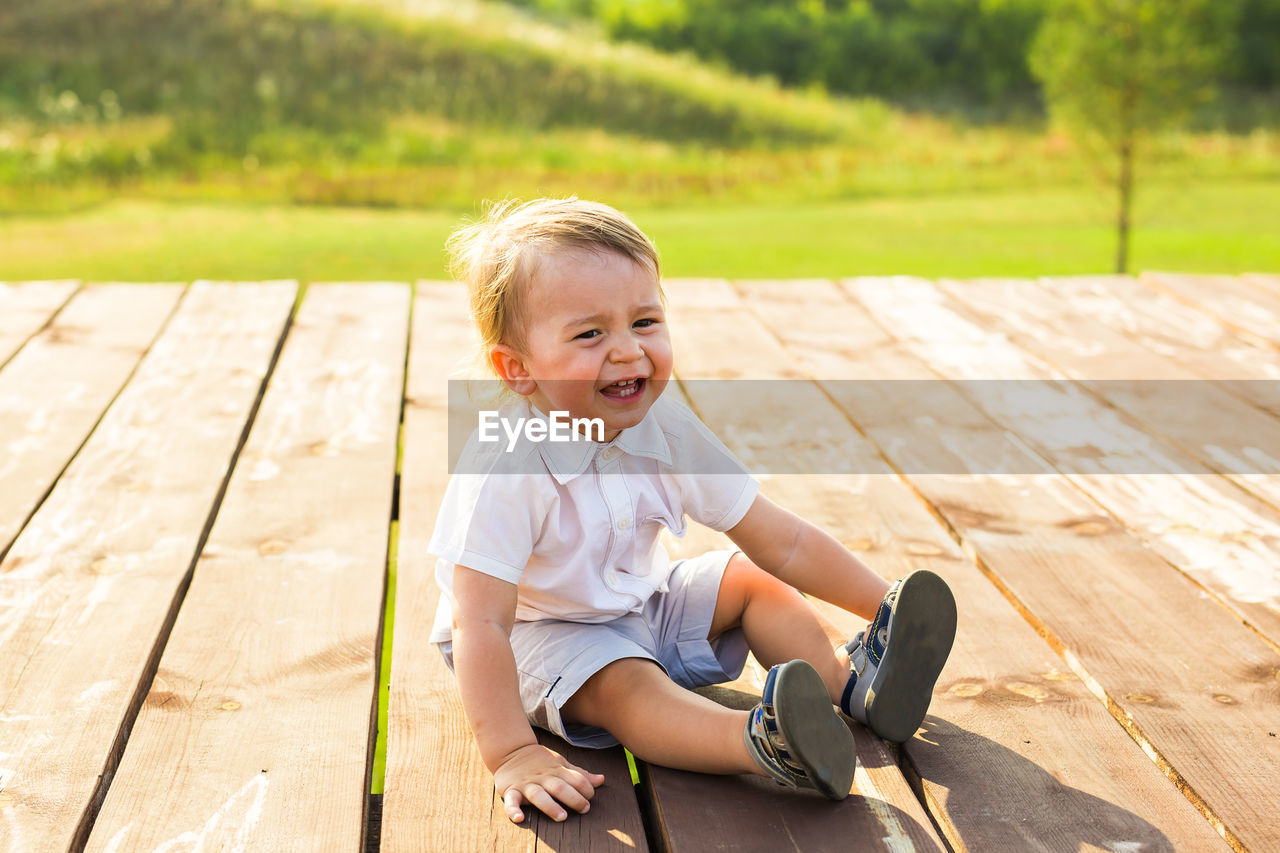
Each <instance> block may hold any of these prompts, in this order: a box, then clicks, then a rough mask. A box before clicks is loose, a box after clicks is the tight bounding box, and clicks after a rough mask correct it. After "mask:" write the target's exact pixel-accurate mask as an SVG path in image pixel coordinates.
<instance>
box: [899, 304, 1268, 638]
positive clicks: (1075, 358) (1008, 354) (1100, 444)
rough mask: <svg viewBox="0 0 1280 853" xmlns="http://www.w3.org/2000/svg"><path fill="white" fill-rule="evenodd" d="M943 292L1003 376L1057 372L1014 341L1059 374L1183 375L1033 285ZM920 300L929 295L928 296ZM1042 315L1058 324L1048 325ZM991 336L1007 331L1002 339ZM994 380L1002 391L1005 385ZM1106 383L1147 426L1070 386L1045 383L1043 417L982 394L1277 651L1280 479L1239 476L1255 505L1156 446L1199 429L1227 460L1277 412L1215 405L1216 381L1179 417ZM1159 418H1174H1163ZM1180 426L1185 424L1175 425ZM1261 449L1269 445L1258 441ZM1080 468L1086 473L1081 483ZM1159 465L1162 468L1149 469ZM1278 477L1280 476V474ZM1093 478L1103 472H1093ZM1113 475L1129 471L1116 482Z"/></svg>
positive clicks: (956, 327) (1207, 448)
mask: <svg viewBox="0 0 1280 853" xmlns="http://www.w3.org/2000/svg"><path fill="white" fill-rule="evenodd" d="M943 286H944V287H946V288H947V292H948V293H949V294H951V295H952V298H953V300H955V299H957V298H959V297H963V302H964V303H965V304H966V305H967V306H968V308H969V310H970V312H971V313H972V315H973V316H975V317H976V318H977V319H978V321H979V323H980V324H981V328H982V332H981V334H984V335H987V336H988V343H989V346H988V351H989V352H991V353H998V355H996V359H997V360H996V362H995V363H996V364H999V365H1001V369H1002V370H1003V371H1004V375H1005V376H1006V377H1021V376H1040V375H1045V374H1046V373H1047V371H1048V370H1049V368H1048V367H1047V366H1046V365H1044V364H1042V363H1040V362H1039V361H1037V360H1034V359H1032V358H1031V357H1023V356H1021V355H1020V353H1019V352H1018V351H1016V350H1015V349H1013V348H1012V347H1010V346H1008V345H1007V344H1004V343H1003V340H1005V339H1012V340H1016V341H1018V342H1019V343H1021V344H1022V345H1023V346H1024V347H1026V348H1027V349H1028V350H1030V351H1032V352H1035V353H1037V354H1038V355H1039V356H1040V357H1043V358H1049V357H1050V356H1051V355H1052V356H1053V357H1055V358H1056V360H1057V361H1058V362H1059V364H1060V365H1061V366H1062V369H1064V370H1066V371H1067V372H1068V373H1070V374H1072V375H1074V376H1076V377H1081V378H1083V377H1087V376H1093V375H1096V374H1101V378H1104V379H1105V378H1114V377H1118V376H1126V375H1140V374H1141V373H1158V372H1162V373H1163V375H1164V376H1165V377H1168V376H1170V375H1174V374H1172V373H1171V372H1170V371H1173V370H1181V368H1177V366H1176V365H1174V366H1172V367H1170V366H1169V365H1168V362H1166V361H1163V360H1161V359H1160V358H1159V357H1158V356H1156V355H1154V354H1152V353H1147V352H1146V351H1135V350H1134V348H1133V345H1132V344H1131V343H1130V342H1129V341H1128V340H1127V339H1125V338H1123V337H1121V336H1118V335H1114V334H1109V332H1108V330H1107V329H1106V328H1105V327H1102V328H1098V327H1097V326H1096V324H1093V323H1089V322H1087V321H1085V322H1073V321H1072V320H1071V313H1070V312H1069V311H1067V310H1066V309H1058V308H1056V307H1055V306H1053V305H1052V303H1051V301H1047V300H1045V299H1038V298H1036V297H1035V296H1034V291H1032V292H1028V291H1027V289H1026V285H1025V284H1015V283H1012V282H973V283H964V284H961V285H943ZM919 293H921V294H927V293H928V291H919ZM920 298H927V297H926V296H925V295H921V296H920ZM939 304H941V303H939ZM950 308H951V306H950V304H947V305H943V306H942V310H943V311H949V310H950ZM1044 315H1052V316H1053V317H1054V318H1055V319H1053V320H1052V321H1049V320H1043V319H1042V317H1043V316H1044ZM941 322H942V324H943V325H945V326H946V327H947V328H949V329H951V330H952V331H951V333H952V334H959V335H966V336H968V335H972V334H973V330H976V329H979V326H978V325H973V324H968V323H966V322H965V321H963V320H961V319H959V318H958V317H954V318H953V319H952V320H951V321H949V322H948V321H946V320H945V319H944V320H943V321H941ZM1023 329H1025V330H1026V331H1022V330H1023ZM988 330H995V331H998V332H999V335H997V334H995V333H994V332H993V331H988ZM1072 333H1075V334H1077V335H1078V336H1079V337H1078V338H1077V339H1078V340H1084V341H1087V342H1088V343H1087V344H1086V346H1088V347H1089V348H1092V347H1093V346H1094V344H1095V343H1096V344H1099V345H1103V346H1105V347H1107V349H1106V351H1104V352H1100V353H1095V354H1089V355H1078V354H1076V352H1077V348H1073V346H1072V344H1071V343H1070V342H1069V338H1068V336H1069V335H1071V334H1072ZM1001 335H1002V336H1003V337H1001ZM1108 353H1111V355H1108ZM957 369H961V370H970V371H972V370H973V369H975V368H974V367H973V366H972V365H961V366H958V368H957ZM976 369H978V370H982V369H984V368H980V367H979V368H976ZM1176 375H1178V376H1186V375H1187V374H1185V373H1178V374H1176ZM971 376H972V374H971ZM989 384H990V385H992V386H1001V385H1002V384H1003V383H1000V382H992V383H989ZM1010 384H1014V383H1010ZM1101 387H1103V388H1104V389H1105V393H1106V395H1107V396H1108V397H1110V398H1112V399H1113V401H1114V402H1115V404H1117V405H1118V406H1121V407H1123V408H1125V409H1128V410H1131V411H1134V412H1135V413H1138V414H1140V415H1141V417H1142V418H1144V419H1145V421H1146V431H1144V430H1143V427H1144V424H1143V423H1142V422H1139V421H1134V422H1128V421H1127V419H1123V418H1117V417H1115V413H1114V412H1113V411H1112V410H1111V409H1109V408H1108V407H1107V406H1105V405H1102V404H1095V403H1094V401H1091V400H1089V399H1087V398H1086V397H1085V396H1083V395H1082V394H1080V393H1079V392H1078V391H1077V389H1075V388H1072V387H1067V388H1063V389H1061V391H1059V389H1057V388H1052V387H1049V386H1047V385H1046V386H1044V387H1043V388H1037V396H1036V401H1037V404H1038V408H1037V410H1035V411H1034V412H1033V411H1028V410H1027V408H1028V407H1027V405H1026V400H1025V399H1022V400H1019V399H1016V397H1017V395H1016V394H1013V393H1011V394H1009V395H1008V397H1007V398H1005V397H1004V396H1002V395H1000V394H987V395H984V397H986V398H987V400H986V401H985V405H987V406H988V407H989V408H992V409H993V411H997V412H998V415H999V417H1000V418H1001V419H1002V420H1004V422H1006V423H1009V424H1010V425H1012V426H1014V427H1015V428H1017V429H1018V430H1019V432H1020V434H1021V435H1022V437H1023V438H1024V439H1025V440H1026V441H1027V442H1028V443H1029V444H1031V445H1032V446H1033V447H1035V448H1037V449H1038V450H1040V451H1041V452H1042V453H1043V454H1044V455H1045V456H1046V457H1047V458H1049V459H1050V460H1051V461H1054V462H1058V461H1059V460H1061V461H1064V462H1066V466H1064V470H1065V471H1066V472H1067V473H1069V474H1071V475H1072V477H1073V481H1074V482H1075V483H1076V484H1077V485H1078V486H1079V487H1080V488H1081V489H1083V490H1084V491H1085V492H1086V493H1087V494H1089V495H1090V496H1092V497H1093V498H1094V499H1095V500H1097V501H1098V502H1099V503H1100V504H1101V505H1102V506H1104V507H1105V508H1107V510H1108V511H1110V512H1111V513H1113V514H1114V515H1115V517H1116V518H1118V519H1119V520H1120V521H1121V522H1122V523H1123V524H1125V525H1126V526H1127V527H1129V528H1130V529H1132V530H1134V531H1136V532H1137V533H1139V535H1141V536H1142V537H1143V538H1144V539H1146V540H1147V541H1148V542H1149V543H1150V544H1151V547H1152V548H1154V549H1155V550H1156V551H1157V552H1158V553H1160V554H1161V555H1163V556H1164V557H1165V558H1166V559H1168V560H1169V561H1170V562H1171V563H1173V564H1174V565H1177V566H1179V567H1181V568H1183V569H1184V570H1185V571H1187V572H1188V573H1190V574H1191V575H1192V576H1193V577H1194V578H1195V579H1196V580H1197V582H1199V583H1201V584H1203V585H1204V586H1205V587H1206V588H1208V589H1209V590H1211V591H1213V592H1214V594H1215V595H1216V596H1218V597H1219V599H1220V600H1221V601H1222V602H1223V604H1224V605H1225V606H1227V607H1229V608H1230V609H1231V610H1232V611H1233V612H1235V613H1236V614H1237V615H1238V616H1239V617H1240V618H1241V619H1242V620H1245V621H1247V622H1248V623H1250V624H1252V625H1254V626H1255V627H1256V629H1257V630H1258V631H1259V632H1261V633H1262V634H1263V635H1264V636H1265V637H1267V638H1268V639H1269V641H1270V642H1271V644H1272V645H1273V646H1275V647H1276V648H1277V649H1280V577H1277V576H1276V573H1275V571H1274V567H1275V566H1276V565H1278V564H1280V513H1277V511H1276V509H1275V507H1276V506H1277V505H1280V477H1276V476H1275V475H1274V474H1268V473H1263V474H1243V475H1235V476H1233V477H1232V479H1233V480H1234V481H1235V482H1236V486H1239V487H1242V488H1245V489H1246V490H1248V491H1250V492H1252V493H1254V495H1261V496H1262V497H1263V498H1265V500H1258V499H1257V498H1255V497H1253V495H1248V494H1241V492H1240V490H1239V489H1238V488H1235V487H1233V486H1231V485H1230V484H1229V483H1227V482H1225V481H1223V480H1222V479H1221V478H1218V477H1215V476H1212V472H1213V469H1212V468H1209V467H1208V466H1207V465H1204V464H1201V463H1200V462H1199V461H1197V460H1193V459H1192V458H1191V457H1190V456H1187V455H1186V454H1184V453H1182V452H1181V451H1179V450H1175V449H1174V448H1173V447H1172V446H1171V445H1168V444H1166V443H1164V442H1160V441H1153V440H1152V439H1151V436H1150V435H1149V433H1156V432H1158V431H1159V429H1165V430H1168V431H1170V432H1175V431H1179V432H1180V435H1179V437H1180V438H1181V439H1182V440H1183V442H1185V443H1187V444H1190V443H1193V442H1194V440H1195V438H1196V436H1195V433H1196V432H1197V431H1201V432H1203V433H1204V434H1205V436H1206V437H1207V438H1208V439H1209V440H1208V442H1207V443H1206V444H1204V445H1202V447H1201V453H1202V454H1204V455H1217V456H1225V455H1227V454H1228V451H1227V448H1229V447H1231V442H1232V440H1233V438H1232V436H1231V430H1232V429H1233V428H1234V427H1233V424H1234V423H1244V422H1245V421H1246V419H1249V418H1252V419H1255V420H1260V421H1261V423H1254V424H1253V425H1251V426H1248V427H1246V428H1245V433H1246V434H1247V432H1248V431H1249V430H1252V431H1253V433H1254V434H1255V435H1258V436H1263V435H1264V434H1265V433H1267V432H1268V431H1270V432H1274V431H1275V430H1276V428H1277V427H1276V426H1273V423H1272V419H1271V418H1270V416H1269V415H1265V414H1261V413H1258V412H1257V411H1256V410H1254V409H1251V408H1243V407H1242V406H1241V405H1240V404H1239V403H1238V402H1236V400H1235V398H1234V397H1231V396H1229V395H1226V394H1225V393H1221V394H1220V395H1219V397H1218V399H1217V400H1216V403H1214V402H1211V400H1210V398H1212V397H1213V396H1214V395H1213V394H1211V393H1210V390H1212V386H1210V387H1209V388H1207V389H1197V391H1196V394H1197V396H1198V397H1203V398H1204V399H1205V404H1206V405H1216V406H1217V408H1216V409H1210V410H1208V411H1202V410H1201V406H1200V405H1195V406H1191V405H1188V408H1190V409H1192V410H1193V411H1191V412H1189V413H1187V414H1185V415H1179V414H1177V413H1176V412H1174V411H1172V410H1171V407H1172V406H1176V405H1177V404H1178V402H1179V401H1178V400H1176V399H1175V398H1174V396H1173V395H1171V394H1167V393H1163V392H1161V391H1159V390H1158V389H1157V390H1155V391H1154V392H1153V393H1149V394H1145V395H1144V394H1143V393H1142V386H1141V385H1139V384H1137V383H1131V384H1130V387H1131V388H1132V389H1133V390H1131V391H1130V390H1126V389H1125V388H1123V387H1117V386H1116V385H1111V384H1107V385H1104V386H1101ZM1233 409H1234V410H1235V411H1232V410H1233ZM1152 410H1155V411H1152ZM1219 412H1227V413H1229V418H1227V421H1228V422H1225V423H1224V422H1223V421H1222V420H1221V419H1219V417H1218V414H1219ZM1162 414H1163V415H1167V416H1168V417H1167V418H1162V417H1161V416H1162ZM1192 418H1194V419H1195V422H1194V423H1192V422H1191V419H1192ZM1085 421H1087V423H1085ZM1177 421H1181V422H1182V423H1183V424H1184V426H1183V427H1181V428H1179V427H1170V426H1169V424H1170V423H1174V422H1177ZM1155 422H1160V426H1159V427H1152V426H1150V424H1152V423H1155ZM1234 440H1235V441H1236V444H1237V446H1239V445H1240V444H1242V442H1241V441H1240V439H1239V438H1238V437H1237V438H1235V439H1234ZM1263 442H1265V439H1262V440H1260V442H1259V443H1263ZM1215 443H1216V444H1217V448H1218V449H1217V450H1216V451H1215V449H1214V445H1215ZM1262 456H1263V457H1265V454H1262ZM1240 462H1244V463H1251V464H1255V465H1257V466H1258V467H1260V468H1261V469H1262V470H1264V471H1266V469H1267V467H1275V463H1274V462H1271V463H1268V462H1267V460H1266V459H1265V458H1259V459H1257V460H1252V461H1251V460H1237V463H1240ZM1161 469H1163V471H1161ZM1081 470H1083V471H1084V472H1086V475H1084V476H1076V474H1077V473H1079V472H1080V471H1081ZM1153 470H1155V471H1158V472H1160V473H1148V472H1151V471H1153ZM1276 470H1277V472H1280V468H1277V469H1276ZM1166 472H1167V473H1166ZM1090 473H1100V474H1103V475H1104V476H1088V474H1090ZM1116 474H1120V475H1124V476H1120V477H1117V476H1113V475H1116Z"/></svg>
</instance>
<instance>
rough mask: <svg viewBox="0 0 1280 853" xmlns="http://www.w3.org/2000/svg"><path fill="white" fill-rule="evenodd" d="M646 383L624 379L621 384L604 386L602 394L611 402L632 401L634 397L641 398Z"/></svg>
mask: <svg viewBox="0 0 1280 853" xmlns="http://www.w3.org/2000/svg"><path fill="white" fill-rule="evenodd" d="M644 383H645V380H644V379H624V380H623V381H621V382H615V383H613V384H612V385H606V386H604V387H603V388H601V389H600V393H601V394H603V395H605V396H606V397H608V398H609V399H610V400H621V401H625V400H630V399H632V398H633V397H638V396H640V394H641V393H642V392H643V391H644Z"/></svg>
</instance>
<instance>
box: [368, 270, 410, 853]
mask: <svg viewBox="0 0 1280 853" xmlns="http://www.w3.org/2000/svg"><path fill="white" fill-rule="evenodd" d="M417 295H418V285H417V282H410V283H409V314H408V318H407V320H406V322H405V328H404V363H403V365H402V367H401V373H400V412H399V415H398V421H397V425H396V462H395V474H394V475H393V476H392V478H391V516H390V518H389V519H388V521H387V556H386V560H385V562H384V569H383V573H382V621H381V622H380V623H379V625H378V634H377V637H378V639H377V645H376V647H375V648H374V652H373V659H374V661H375V662H376V664H377V667H378V684H377V689H376V690H375V691H374V695H373V709H372V719H371V722H372V725H371V726H370V727H369V732H370V743H369V763H368V769H367V772H366V774H365V780H364V781H365V791H367V792H368V794H367V800H366V803H367V805H366V811H365V821H364V826H365V833H364V844H363V848H364V851H365V853H379V851H381V850H382V790H383V786H384V785H385V782H386V744H387V719H388V715H389V710H390V709H389V705H390V698H391V697H390V696H389V691H390V682H391V667H390V664H391V649H392V644H393V641H394V633H395V612H396V576H397V573H398V570H399V563H398V552H399V548H400V474H401V471H402V470H403V467H404V413H405V409H406V408H407V405H408V399H409V348H410V346H411V344H412V341H413V318H414V311H415V309H416V306H417ZM379 757H381V766H379V763H380V762H379Z"/></svg>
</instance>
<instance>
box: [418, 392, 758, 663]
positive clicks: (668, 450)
mask: <svg viewBox="0 0 1280 853" xmlns="http://www.w3.org/2000/svg"><path fill="white" fill-rule="evenodd" d="M499 417H500V418H503V419H506V420H508V422H509V423H515V419H516V418H522V417H523V418H540V419H542V420H547V418H546V415H544V414H542V413H541V412H538V411H537V410H536V409H534V408H532V407H531V406H530V405H529V403H528V402H527V401H526V400H524V399H522V398H521V399H516V400H513V401H510V402H508V403H506V404H504V405H503V406H502V408H501V409H500V410H499ZM478 434H479V430H477V431H476V432H474V433H472V435H471V438H470V439H469V440H468V442H467V446H466V448H465V449H464V450H463V452H462V454H461V456H460V457H459V459H458V464H457V466H456V468H455V473H454V475H453V476H452V477H451V478H450V480H449V486H448V489H447V490H446V491H445V496H444V502H443V503H442V504H441V506H440V513H439V515H438V516H437V517H436V527H435V532H434V534H433V535H432V537H431V542H430V544H429V546H428V548H429V550H430V552H431V553H432V554H435V555H436V556H437V557H438V558H439V559H438V560H437V562H436V581H437V582H438V583H439V585H440V588H441V589H442V590H443V592H444V594H443V595H442V596H441V599H440V607H439V609H438V610H437V612H436V620H435V624H434V626H433V628H432V631H431V641H432V642H435V643H438V642H443V641H446V640H449V639H450V636H451V631H450V628H451V621H452V620H451V607H452V595H451V589H452V584H453V569H454V566H455V565H463V566H466V567H468V568H470V569H474V570H476V571H478V572H483V573H485V574H487V575H491V576H493V577H495V578H499V579H501V580H505V581H507V582H509V583H513V584H516V585H517V587H518V591H517V604H516V619H517V620H518V621H534V620H538V619H563V620H567V621H572V622H607V621H609V620H611V619H615V618H617V617H619V616H622V615H624V614H626V613H629V612H635V611H639V610H640V609H641V608H642V607H643V605H644V603H645V601H647V600H648V598H649V596H651V595H652V594H653V593H654V592H665V591H666V589H667V577H668V575H669V574H670V572H671V564H670V560H669V559H668V557H667V552H666V549H664V548H663V547H662V546H661V545H660V544H659V543H658V535H659V534H660V533H661V532H662V528H664V527H666V528H668V529H669V530H671V531H672V533H674V534H675V535H676V536H682V535H684V532H685V516H688V517H689V518H692V519H693V520H694V521H696V522H698V523H699V524H703V525H705V526H707V527H710V528H711V529H713V530H719V531H724V530H728V529H729V528H731V527H733V526H734V525H736V524H737V523H738V522H739V521H741V520H742V517H743V516H744V515H746V513H747V510H748V509H749V508H750V507H751V503H752V501H754V500H755V497H756V493H757V492H758V491H759V488H760V484H759V482H758V481H757V480H756V479H755V478H754V477H752V476H751V473H750V472H749V471H748V470H747V469H746V467H745V466H744V465H743V464H742V463H741V462H740V461H738V459H737V458H736V457H735V456H734V455H733V453H731V452H730V451H729V449H728V448H726V447H725V446H724V444H723V443H721V441H720V440H719V439H718V438H716V437H715V435H713V434H712V432H711V430H709V429H708V428H707V427H706V425H705V424H703V423H702V421H700V420H698V417H697V416H696V415H694V414H693V412H691V411H690V410H689V409H688V407H686V406H684V405H683V404H681V403H679V402H677V401H676V400H674V399H670V398H668V397H667V396H665V395H664V396H663V397H660V398H659V399H658V401H657V402H656V403H654V405H653V407H652V408H650V410H649V412H648V413H647V414H646V415H645V418H644V420H642V421H641V422H640V423H639V424H637V425H636V426H634V427H630V428H628V429H625V430H623V431H622V432H621V433H619V434H618V436H617V437H616V438H615V439H614V440H613V441H612V442H609V443H608V444H600V443H597V442H592V441H585V440H578V441H571V442H566V441H558V442H557V441H546V440H543V441H536V440H530V439H529V438H528V437H527V435H528V434H527V433H524V432H521V435H520V438H519V439H518V440H517V441H516V443H515V446H514V447H512V448H511V449H509V450H508V441H507V434H506V433H505V432H504V431H503V430H501V429H499V430H497V434H498V435H499V436H500V440H499V441H494V442H488V443H485V442H481V441H479V438H478Z"/></svg>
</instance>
